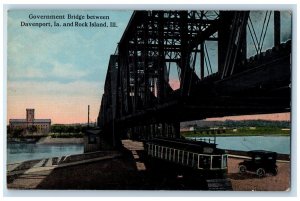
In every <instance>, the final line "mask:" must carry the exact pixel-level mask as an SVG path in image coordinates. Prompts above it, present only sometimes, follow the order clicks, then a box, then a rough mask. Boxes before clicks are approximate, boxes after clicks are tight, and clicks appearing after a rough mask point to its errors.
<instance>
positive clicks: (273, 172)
mask: <svg viewBox="0 0 300 201" xmlns="http://www.w3.org/2000/svg"><path fill="white" fill-rule="evenodd" d="M272 174H273V175H274V176H276V175H277V174H278V168H277V167H276V168H274V169H273V171H272Z"/></svg>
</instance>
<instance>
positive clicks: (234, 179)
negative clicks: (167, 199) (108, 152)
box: [7, 140, 291, 191]
mask: <svg viewBox="0 0 300 201" xmlns="http://www.w3.org/2000/svg"><path fill="white" fill-rule="evenodd" d="M123 144H124V146H125V147H126V149H127V151H124V152H123V153H122V155H119V156H118V157H114V158H110V159H109V158H106V159H104V160H98V161H96V160H95V161H89V162H88V163H84V164H80V163H78V164H72V165H70V166H64V167H61V168H50V167H52V166H53V164H54V163H55V165H56V163H60V162H57V161H64V160H65V158H60V159H57V160H53V159H52V160H47V161H46V160H45V161H44V162H43V161H42V162H40V164H42V166H43V167H42V168H41V167H34V166H37V164H39V162H36V163H35V164H34V165H31V166H32V167H30V169H32V168H40V169H38V170H39V171H35V170H30V171H23V172H22V171H21V172H20V173H17V174H11V173H10V174H8V175H7V176H8V177H7V187H8V188H9V189H52V190H53V189H64V190H66V189H69V190H71V189H80V190H83V189H90V190H91V189H95V190H96V189H98V190H203V189H201V186H200V185H199V180H197V179H198V178H191V177H184V176H183V177H182V176H181V177H176V176H172V174H170V175H168V174H167V172H164V173H163V172H161V171H155V172H153V171H152V170H151V166H149V164H148V163H147V160H146V159H145V156H144V153H143V150H142V149H143V147H142V143H140V142H132V141H129V140H127V141H123ZM78 156H80V155H78ZM78 156H77V157H76V158H78ZM101 157H102V156H101ZM71 158H72V157H71ZM73 158H74V157H73ZM71 161H72V162H74V161H75V162H77V161H78V160H77V159H76V160H75V159H74V160H71ZM241 161H243V159H239V158H231V157H229V159H228V178H229V179H230V180H231V183H232V187H233V190H234V191H285V190H287V189H289V188H290V178H291V177H290V163H289V162H278V163H277V165H278V170H279V172H278V175H276V176H271V175H267V176H266V177H264V178H258V177H257V176H256V175H254V174H244V175H241V174H239V173H238V163H239V162H241ZM48 162H49V164H48ZM63 164H65V163H63ZM47 167H49V168H48V169H47ZM15 168H17V167H15ZM43 168H44V169H43ZM19 169H20V168H19ZM18 171H20V170H18Z"/></svg>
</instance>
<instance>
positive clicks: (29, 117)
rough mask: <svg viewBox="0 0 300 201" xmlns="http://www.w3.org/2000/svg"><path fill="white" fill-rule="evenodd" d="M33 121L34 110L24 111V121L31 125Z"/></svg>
mask: <svg viewBox="0 0 300 201" xmlns="http://www.w3.org/2000/svg"><path fill="white" fill-rule="evenodd" d="M33 120H34V109H26V121H27V122H30V123H32V122H33Z"/></svg>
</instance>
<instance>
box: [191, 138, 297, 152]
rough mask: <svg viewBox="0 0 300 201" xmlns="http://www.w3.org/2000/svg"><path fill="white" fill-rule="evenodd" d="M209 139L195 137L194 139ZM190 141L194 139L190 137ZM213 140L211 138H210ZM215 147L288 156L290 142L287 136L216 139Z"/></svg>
mask: <svg viewBox="0 0 300 201" xmlns="http://www.w3.org/2000/svg"><path fill="white" fill-rule="evenodd" d="M200 138H202V139H203V138H204V139H209V138H210V137H196V139H198V140H199V139H200ZM191 139H195V138H194V137H191ZM211 139H213V137H212V138H211ZM216 143H217V147H218V148H221V149H229V150H241V151H250V150H267V151H275V152H277V153H282V154H290V152H291V142H290V137H289V136H246V137H217V138H216Z"/></svg>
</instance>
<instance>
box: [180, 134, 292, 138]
mask: <svg viewBox="0 0 300 201" xmlns="http://www.w3.org/2000/svg"><path fill="white" fill-rule="evenodd" d="M182 136H183V137H185V138H190V137H252V136H253V137H255V136H264V137H276V136H278V137H291V135H290V134H215V135H214V134H183V135H182Z"/></svg>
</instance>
